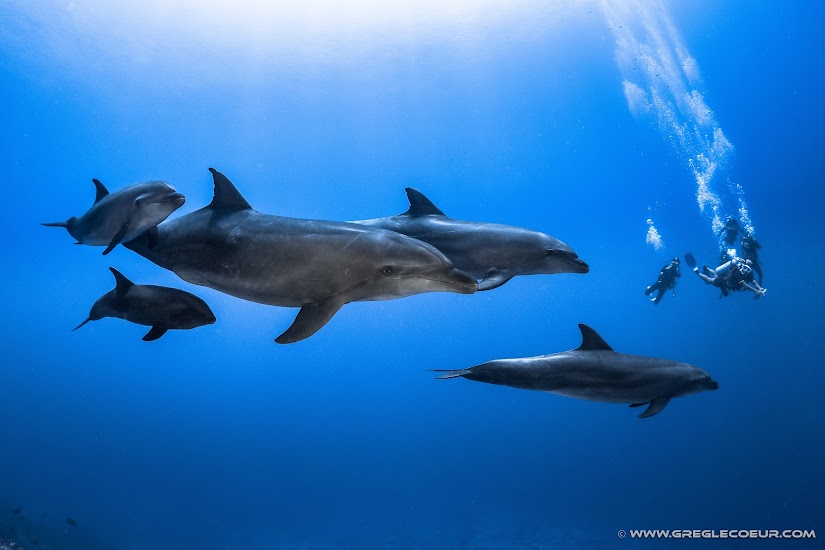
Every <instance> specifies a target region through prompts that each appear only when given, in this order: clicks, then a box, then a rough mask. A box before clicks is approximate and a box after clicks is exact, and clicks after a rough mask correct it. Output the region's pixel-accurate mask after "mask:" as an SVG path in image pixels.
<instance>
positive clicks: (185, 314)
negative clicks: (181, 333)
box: [72, 267, 215, 342]
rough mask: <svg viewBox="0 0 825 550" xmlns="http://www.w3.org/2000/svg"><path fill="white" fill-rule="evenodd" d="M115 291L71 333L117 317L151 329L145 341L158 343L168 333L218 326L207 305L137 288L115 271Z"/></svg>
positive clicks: (174, 292)
mask: <svg viewBox="0 0 825 550" xmlns="http://www.w3.org/2000/svg"><path fill="white" fill-rule="evenodd" d="M109 269H110V270H111V272H112V273H113V274H114V276H115V283H116V286H115V288H114V290H112V291H110V292H107V293H106V294H104V295H103V296H101V297H100V299H98V301H97V302H95V305H93V306H92V311H91V313H89V317H88V318H87V319H86V320H85V321H83V322H82V323H80V324H79V325H77V326H76V327H75V328H73V329H72V330H77V329H79V328H80V327H82V326H83V325H85V324H86V323H88V322H89V321H97V320H99V319H103V318H104V317H117V318H118V319H125V320H126V321H131V322H132V323H137V324H138V325H145V326H150V327H152V328H151V329H150V330H149V332H147V333H146V336H144V337H143V340H145V341H147V342H149V341H151V340H157V339H158V338H160V337H161V336H163V335H164V334H166V331H167V330H169V329H189V328H195V327H200V326H203V325H211V324H212V323H214V322H215V315H214V314H213V313H212V310H211V309H209V306H208V305H206V302H204V301H203V300H201V299H200V298H198V297H197V296H195V295H194V294H190V293H188V292H185V291H183V290H178V289H176V288H168V287H165V286H155V285H136V284H134V283H133V282H132V281H130V280H129V279H127V278H126V277H124V276H123V275H122V274H121V273H120V271H118V270H117V269H115V268H114V267H110V268H109Z"/></svg>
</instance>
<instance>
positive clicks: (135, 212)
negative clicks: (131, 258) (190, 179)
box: [43, 179, 186, 256]
mask: <svg viewBox="0 0 825 550" xmlns="http://www.w3.org/2000/svg"><path fill="white" fill-rule="evenodd" d="M92 182H93V183H94V184H95V188H96V190H97V194H96V196H95V203H94V204H93V205H92V207H91V208H90V209H89V210H88V211H87V212H86V213H85V214H83V215H82V216H79V217H75V216H72V217H71V218H69V219H68V220H67V221H65V222H54V223H44V224H43V225H45V226H47V227H65V228H66V229H67V230H68V231H69V234H70V235H71V236H72V237H74V238H75V239H77V244H88V245H92V246H105V247H106V250H104V251H103V254H104V256H105V255H106V254H108V253H109V252H111V251H112V249H113V248H114V247H116V246H117V245H118V243H121V242H127V241H131V240H132V239H134V238H135V237H137V236H138V235H141V234H143V233H145V232H147V231H149V230H153V228H154V227H155V226H156V225H158V224H159V223H160V222H162V221H163V220H165V219H166V218H167V217H169V214H171V213H172V212H174V211H175V210H177V209H178V208H180V207H181V206H183V203H184V202H185V201H186V199H185V198H184V196H183V195H181V194H180V193H178V192H176V191H175V188H174V187H172V186H171V185H169V184H168V183H166V182H165V181H147V182H144V183H136V184H134V185H130V186H129V187H125V188H123V189H120V190H119V191H115V192H114V193H109V191H108V190H107V189H106V187H105V186H104V185H103V184H102V183H100V181H99V180H95V179H93V180H92ZM152 235H153V236H152V237H150V238H152V240H154V238H153V237H154V231H153V232H152Z"/></svg>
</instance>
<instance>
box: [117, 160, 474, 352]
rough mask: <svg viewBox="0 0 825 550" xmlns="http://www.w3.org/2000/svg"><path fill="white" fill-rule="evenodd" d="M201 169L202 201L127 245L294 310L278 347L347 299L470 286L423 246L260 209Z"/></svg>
mask: <svg viewBox="0 0 825 550" xmlns="http://www.w3.org/2000/svg"><path fill="white" fill-rule="evenodd" d="M209 170H210V172H212V177H213V179H214V184H215V194H214V197H213V199H212V202H211V204H209V206H206V207H204V208H202V209H200V210H198V211H196V212H192V213H190V214H186V215H185V216H181V217H179V218H176V219H173V220H169V221H167V222H164V223H162V224H160V225H159V226H158V238H157V243H156V245H155V246H154V247H151V248H150V247H149V246H148V245H147V242H146V241H147V239H144V238H139V239H136V240H134V241H132V242H130V243H128V244H127V247H128V248H130V249H132V250H134V251H135V252H137V253H138V254H140V255H141V256H143V257H145V258H147V259H148V260H150V261H152V262H154V263H156V264H157V265H159V266H161V267H163V268H166V269H169V270H171V271H173V272H175V274H177V275H178V276H179V277H180V278H181V279H183V280H185V281H189V282H190V283H193V284H196V285H203V286H207V287H210V288H213V289H215V290H218V291H220V292H224V293H226V294H229V295H231V296H235V297H237V298H242V299H244V300H249V301H252V302H258V303H261V304H269V305H274V306H284V307H299V308H301V311H300V312H299V313H298V316H297V317H296V318H295V321H294V322H293V323H292V326H290V327H289V329H288V330H287V331H286V332H284V333H283V334H281V335H280V336H279V337H278V338H277V339H276V340H275V341H276V342H278V343H279V344H288V343H292V342H297V341H299V340H303V339H304V338H308V337H309V336H312V335H313V334H314V333H315V332H316V331H318V330H319V329H320V328H321V327H323V326H324V325H325V324H326V323H327V322H328V321H329V320H330V319H331V318H332V316H333V315H335V313H336V312H337V311H338V310H339V309H340V308H341V307H342V306H343V305H344V304H346V303H349V302H355V301H362V300H389V299H393V298H401V297H403V296H410V295H413V294H419V293H422V292H438V291H440V292H457V293H461V294H472V293H473V292H475V290H476V281H475V279H473V278H472V277H470V276H469V275H467V274H466V273H462V272H461V271H459V270H457V269H455V267H454V266H453V264H452V263H450V261H449V260H448V259H447V258H446V257H445V256H444V255H443V254H442V253H441V252H439V251H438V250H436V249H435V248H434V247H432V246H430V245H428V244H427V243H423V242H421V241H417V240H415V239H411V238H409V237H406V236H404V235H401V234H399V233H394V232H392V231H385V230H383V229H376V228H372V227H365V226H362V225H356V224H352V223H345V222H332V221H319V220H306V219H296V218H287V217H281V216H272V215H268V214H262V213H260V212H257V211H255V210H253V209H252V207H251V206H249V203H248V202H246V200H245V199H244V198H243V196H241V194H240V193H239V192H238V190H237V189H236V188H235V186H234V185H233V184H232V182H230V181H229V179H228V178H227V177H226V176H224V175H223V174H221V173H220V172H218V171H217V170H215V169H213V168H210V169H209Z"/></svg>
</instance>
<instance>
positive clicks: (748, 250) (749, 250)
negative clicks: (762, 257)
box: [739, 233, 762, 285]
mask: <svg viewBox="0 0 825 550" xmlns="http://www.w3.org/2000/svg"><path fill="white" fill-rule="evenodd" d="M739 244H740V246H741V247H742V257H743V258H745V259H746V260H750V262H751V264H752V267H753V270H754V271H756V275H757V276H758V277H759V279H758V282H759V284H760V285H761V284H762V264H761V263H759V254H758V253H757V250H759V249H760V248H762V245H761V244H759V242H758V241H757V240H756V239H754V238H753V235H751V234H750V233H748V234H747V235H745V236H744V237H742V240H741V241H739Z"/></svg>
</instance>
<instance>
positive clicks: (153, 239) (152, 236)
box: [146, 225, 158, 249]
mask: <svg viewBox="0 0 825 550" xmlns="http://www.w3.org/2000/svg"><path fill="white" fill-rule="evenodd" d="M157 244H158V226H157V225H156V226H155V227H153V228H152V229H150V230H148V231H147V232H146V246H148V247H149V248H150V249H152V248H155V246H157Z"/></svg>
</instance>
